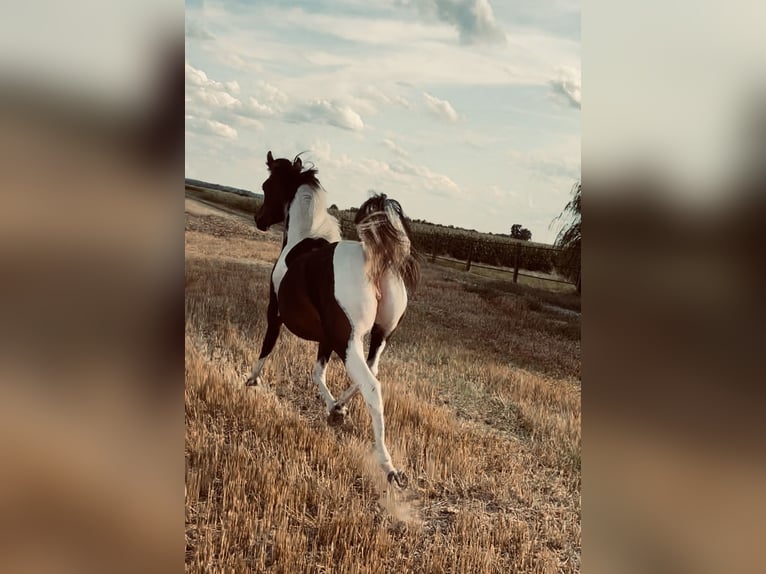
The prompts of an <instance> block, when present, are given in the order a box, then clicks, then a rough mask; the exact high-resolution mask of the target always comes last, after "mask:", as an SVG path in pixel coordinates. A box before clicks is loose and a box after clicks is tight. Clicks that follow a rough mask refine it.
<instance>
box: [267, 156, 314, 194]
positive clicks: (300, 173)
mask: <svg viewBox="0 0 766 574" xmlns="http://www.w3.org/2000/svg"><path fill="white" fill-rule="evenodd" d="M304 153H306V152H305V151H302V152H301V153H299V154H298V155H296V156H295V159H293V161H290V160H289V159H284V158H280V159H277V160H274V165H273V166H272V167H269V171H270V172H274V171H275V170H285V171H289V172H290V175H291V179H292V180H293V182H294V183H295V184H296V185H295V189H298V188H299V187H300V186H302V185H308V186H309V187H310V188H312V189H315V190H317V189H321V188H322V185H321V184H320V183H319V179H318V178H317V174H318V173H319V170H318V169H317V168H316V167H315V166H314V164H313V163H311V162H308V163H309V164H310V165H309V167H306V168H305V169H304V166H303V164H302V163H301V165H300V166H296V162H297V161H298V158H299V157H300V156H301V154H304Z"/></svg>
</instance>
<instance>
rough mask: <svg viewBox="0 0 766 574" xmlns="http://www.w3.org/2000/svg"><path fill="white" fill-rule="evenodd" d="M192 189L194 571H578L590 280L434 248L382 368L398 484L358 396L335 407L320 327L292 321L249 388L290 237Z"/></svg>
mask: <svg viewBox="0 0 766 574" xmlns="http://www.w3.org/2000/svg"><path fill="white" fill-rule="evenodd" d="M243 199H244V198H243ZM186 204H187V212H186V361H185V363H186V391H185V404H186V449H185V451H186V452H185V456H186V548H187V553H186V571H187V572H200V573H202V572H235V573H240V572H285V573H294V572H295V573H299V572H306V573H309V572H315V573H319V572H327V573H330V572H359V573H366V572H370V573H373V572H397V573H406V572H415V571H422V572H444V573H447V572H498V573H506V572H525V573H526V572H536V573H549V572H550V573H556V572H578V571H579V570H580V480H581V478H580V476H581V475H580V453H581V432H580V419H581V408H580V382H579V380H580V334H579V329H580V318H579V313H578V310H579V300H578V299H577V298H576V296H575V295H572V294H570V293H548V292H543V291H538V290H533V289H531V288H527V287H523V286H521V285H514V284H512V283H509V282H505V281H500V280H497V279H490V278H486V279H485V278H483V277H481V276H477V275H472V274H466V273H464V272H461V271H457V270H453V269H450V268H446V267H441V266H438V265H432V264H430V263H428V262H424V264H423V281H422V283H421V285H420V287H419V288H418V290H417V291H416V292H415V293H414V294H413V295H412V297H411V303H410V307H409V309H408V312H407V315H406V317H405V318H404V320H403V322H402V325H401V327H400V329H399V331H397V333H396V334H395V336H394V338H393V339H392V341H391V344H390V345H389V346H388V348H387V349H386V351H385V353H384V355H383V358H382V360H381V367H380V373H379V379H380V380H381V381H382V385H383V395H384V401H385V416H386V423H387V443H388V446H389V450H390V451H391V455H392V457H393V459H394V464H396V465H397V466H398V467H400V468H402V469H403V470H404V471H405V472H406V473H407V474H408V476H409V477H410V485H409V487H408V488H407V489H406V490H404V491H395V490H393V489H391V488H390V487H389V486H388V485H387V483H386V482H385V478H384V476H383V474H382V472H381V471H380V470H379V469H378V468H377V466H376V465H375V463H374V462H373V459H372V452H371V445H372V431H371V428H370V423H369V417H368V416H367V413H366V410H365V408H364V405H363V403H362V402H361V400H360V399H359V398H358V397H357V398H356V399H354V400H353V401H352V402H351V404H350V405H349V406H350V409H349V410H350V416H349V417H348V419H347V422H346V423H345V424H344V425H343V426H340V427H333V426H329V425H328V424H327V422H326V414H325V412H324V404H323V403H322V401H321V400H320V399H319V397H318V394H317V391H316V388H315V387H314V385H313V383H312V382H311V378H310V373H311V369H312V367H313V361H314V358H315V356H316V346H315V344H313V343H308V342H305V341H302V340H299V339H297V338H296V337H294V336H293V335H291V334H289V333H288V332H287V331H285V330H283V332H282V335H281V338H280V340H279V342H278V343H277V346H276V348H275V351H274V353H273V354H272V356H271V357H270V359H269V361H268V362H267V364H266V368H265V370H264V379H265V380H266V383H267V384H266V386H265V387H261V388H245V387H244V385H243V383H244V380H245V379H246V377H247V374H248V372H249V369H250V368H251V366H252V364H253V363H254V361H255V359H256V358H257V355H258V351H259V349H260V344H261V337H262V336H263V333H264V330H265V308H266V302H267V300H268V277H269V272H270V269H271V266H272V264H273V262H274V261H275V259H276V257H277V255H278V252H279V248H280V236H279V235H278V234H277V233H274V232H272V233H270V234H260V233H258V232H257V231H255V229H254V226H253V224H252V218H249V219H248V218H243V217H239V216H238V215H235V214H233V213H225V212H221V211H218V210H217V209H215V208H212V207H210V206H208V205H206V204H202V203H199V202H197V201H195V200H193V199H188V198H187V201H186ZM327 380H328V386H329V387H330V388H331V390H332V391H333V392H334V393H336V395H337V392H338V391H340V390H342V389H344V388H345V387H346V386H347V385H348V382H349V381H348V379H347V377H346V375H345V373H344V371H343V366H342V365H341V364H340V363H339V362H338V361H332V362H331V363H330V365H329V368H328V376H327Z"/></svg>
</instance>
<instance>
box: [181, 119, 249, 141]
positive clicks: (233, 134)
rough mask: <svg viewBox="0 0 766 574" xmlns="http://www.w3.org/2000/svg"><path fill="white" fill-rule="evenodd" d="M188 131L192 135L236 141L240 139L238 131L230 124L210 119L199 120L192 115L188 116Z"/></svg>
mask: <svg viewBox="0 0 766 574" xmlns="http://www.w3.org/2000/svg"><path fill="white" fill-rule="evenodd" d="M186 129H187V131H189V132H192V133H196V134H201V135H213V136H217V137H220V138H224V139H230V140H235V139H237V137H238V134H237V130H236V129H234V128H233V127H231V126H230V125H228V124H225V123H223V122H219V121H217V120H211V119H209V118H198V117H195V116H191V115H187V116H186Z"/></svg>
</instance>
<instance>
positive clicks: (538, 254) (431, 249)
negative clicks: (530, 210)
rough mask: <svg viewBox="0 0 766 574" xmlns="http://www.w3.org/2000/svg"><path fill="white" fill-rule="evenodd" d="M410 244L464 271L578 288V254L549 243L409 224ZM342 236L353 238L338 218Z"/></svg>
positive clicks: (343, 220)
mask: <svg viewBox="0 0 766 574" xmlns="http://www.w3.org/2000/svg"><path fill="white" fill-rule="evenodd" d="M411 227H412V229H411V232H412V233H411V238H412V243H413V247H414V248H415V249H416V250H417V251H418V252H419V253H420V254H421V255H422V256H423V257H424V258H426V259H428V260H430V261H431V262H436V261H442V262H449V263H450V264H452V265H453V266H458V267H459V266H461V265H462V266H464V270H465V271H472V270H474V269H481V270H485V271H489V272H492V273H493V274H494V273H497V274H508V275H510V277H509V278H512V281H513V282H514V283H518V280H519V277H526V278H529V279H535V280H539V281H544V282H550V283H553V284H570V285H574V286H575V287H577V288H578V289H579V284H580V262H579V254H576V253H572V252H570V251H566V250H563V249H559V248H557V247H554V246H552V245H544V244H540V243H531V242H528V241H520V240H517V239H513V238H510V237H506V236H502V235H498V236H486V235H484V236H478V235H477V234H475V233H473V234H472V233H470V232H466V231H463V230H453V229H449V228H438V227H434V226H431V225H429V226H425V225H419V224H413V225H412V226H411ZM341 228H342V231H343V236H344V237H346V238H349V239H356V238H357V236H356V226H355V225H354V223H353V221H351V220H349V219H346V218H341Z"/></svg>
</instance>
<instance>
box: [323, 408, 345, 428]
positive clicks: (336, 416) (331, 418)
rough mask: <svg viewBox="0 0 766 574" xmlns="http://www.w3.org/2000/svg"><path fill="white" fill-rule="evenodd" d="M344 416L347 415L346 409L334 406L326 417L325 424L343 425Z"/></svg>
mask: <svg viewBox="0 0 766 574" xmlns="http://www.w3.org/2000/svg"><path fill="white" fill-rule="evenodd" d="M346 415H348V409H347V408H346V407H345V406H341V405H335V406H334V407H333V408H332V410H331V411H330V414H329V415H328V416H327V424H329V425H330V426H337V425H340V424H343V421H344V420H346Z"/></svg>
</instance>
